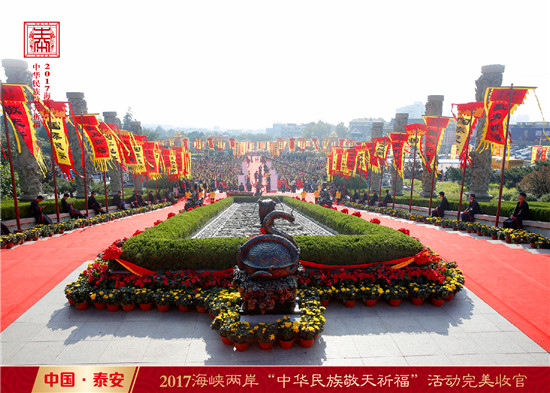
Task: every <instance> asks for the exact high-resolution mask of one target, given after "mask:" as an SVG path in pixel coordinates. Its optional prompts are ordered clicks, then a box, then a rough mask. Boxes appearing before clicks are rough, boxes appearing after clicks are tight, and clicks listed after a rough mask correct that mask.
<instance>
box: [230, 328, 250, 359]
mask: <svg viewBox="0 0 550 393" xmlns="http://www.w3.org/2000/svg"><path fill="white" fill-rule="evenodd" d="M253 336H254V330H253V329H252V328H251V326H250V324H249V323H248V322H240V321H239V322H233V323H232V324H231V326H230V331H229V335H228V337H229V338H230V339H231V341H233V343H234V344H235V349H236V350H237V351H239V352H242V351H246V350H247V349H248V343H249V342H250V339H251V338H252V337H253Z"/></svg>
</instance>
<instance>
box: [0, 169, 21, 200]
mask: <svg viewBox="0 0 550 393" xmlns="http://www.w3.org/2000/svg"><path fill="white" fill-rule="evenodd" d="M0 169H1V172H2V189H1V192H2V194H1V197H2V200H6V199H9V198H13V187H12V185H11V173H10V165H9V163H7V162H2V163H0ZM14 175H15V187H16V191H17V194H19V193H20V192H21V189H20V187H19V174H18V173H17V172H14Z"/></svg>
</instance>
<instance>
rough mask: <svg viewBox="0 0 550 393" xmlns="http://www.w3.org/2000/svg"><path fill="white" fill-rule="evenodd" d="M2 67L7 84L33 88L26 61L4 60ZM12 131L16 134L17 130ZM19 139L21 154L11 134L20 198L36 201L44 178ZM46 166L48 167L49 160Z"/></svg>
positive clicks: (29, 152)
mask: <svg viewBox="0 0 550 393" xmlns="http://www.w3.org/2000/svg"><path fill="white" fill-rule="evenodd" d="M2 66H3V67H4V70H5V73H6V77H7V80H6V83H13V84H20V85H28V86H29V87H31V88H32V73H31V72H30V71H29V70H28V69H27V67H28V65H27V62H26V61H24V60H17V59H2ZM8 124H9V123H8ZM1 128H2V130H3V129H4V124H3V123H2V127H1ZM10 129H11V126H10ZM11 131H13V132H16V131H15V130H11ZM4 132H5V131H4ZM19 138H20V140H21V153H19V152H18V151H17V145H16V143H15V137H14V134H13V133H10V142H11V155H12V159H13V169H14V171H15V172H17V173H18V174H19V186H20V187H21V193H20V195H18V197H19V199H20V200H22V201H31V200H33V199H35V198H36V196H37V195H38V194H41V193H42V181H43V179H44V176H43V175H42V171H41V170H40V168H39V167H38V164H37V163H36V159H35V158H34V156H33V155H32V154H31V151H30V150H29V148H28V147H27V145H26V144H25V143H23V141H22V139H21V137H20V136H19ZM46 165H48V162H47V160H46ZM50 165H51V164H50Z"/></svg>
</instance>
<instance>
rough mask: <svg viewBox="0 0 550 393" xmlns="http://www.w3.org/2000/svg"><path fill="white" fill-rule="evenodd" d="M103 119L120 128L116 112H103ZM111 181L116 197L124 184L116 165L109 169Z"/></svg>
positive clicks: (113, 193) (118, 166)
mask: <svg viewBox="0 0 550 393" xmlns="http://www.w3.org/2000/svg"><path fill="white" fill-rule="evenodd" d="M103 119H104V120H105V123H107V124H115V125H117V126H119V128H120V120H119V118H118V117H117V113H116V112H103ZM109 179H110V191H111V195H112V196H113V195H116V194H117V192H118V191H121V190H122V184H121V182H120V165H119V164H114V167H113V168H111V169H109Z"/></svg>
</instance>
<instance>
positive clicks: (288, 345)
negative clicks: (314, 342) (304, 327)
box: [279, 340, 294, 349]
mask: <svg viewBox="0 0 550 393" xmlns="http://www.w3.org/2000/svg"><path fill="white" fill-rule="evenodd" d="M292 344H294V340H290V341H283V340H279V346H280V347H281V348H283V349H290V348H292Z"/></svg>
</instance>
